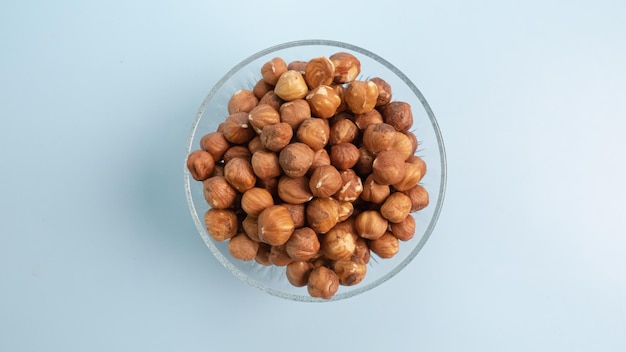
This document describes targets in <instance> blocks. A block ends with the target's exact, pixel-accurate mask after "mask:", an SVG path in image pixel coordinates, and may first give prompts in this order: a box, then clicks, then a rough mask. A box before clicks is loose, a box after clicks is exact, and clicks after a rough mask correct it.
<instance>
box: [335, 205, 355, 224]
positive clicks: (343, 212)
mask: <svg viewBox="0 0 626 352" xmlns="http://www.w3.org/2000/svg"><path fill="white" fill-rule="evenodd" d="M337 214H338V218H337V221H339V222H340V223H341V222H343V221H346V220H348V219H349V218H350V217H351V216H352V214H354V205H353V204H352V202H346V201H339V211H338V213H337ZM335 227H336V225H335Z"/></svg>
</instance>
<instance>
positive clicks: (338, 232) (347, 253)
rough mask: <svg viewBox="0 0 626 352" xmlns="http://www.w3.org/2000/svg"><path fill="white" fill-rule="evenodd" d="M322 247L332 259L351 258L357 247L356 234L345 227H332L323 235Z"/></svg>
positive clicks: (325, 253)
mask: <svg viewBox="0 0 626 352" xmlns="http://www.w3.org/2000/svg"><path fill="white" fill-rule="evenodd" d="M320 248H321V251H322V253H324V255H325V256H326V257H327V258H329V259H331V260H344V259H350V257H352V254H353V253H354V249H355V248H356V236H354V234H352V233H350V232H349V231H346V230H345V229H344V228H332V229H330V231H328V233H326V234H325V235H324V236H321V239H320Z"/></svg>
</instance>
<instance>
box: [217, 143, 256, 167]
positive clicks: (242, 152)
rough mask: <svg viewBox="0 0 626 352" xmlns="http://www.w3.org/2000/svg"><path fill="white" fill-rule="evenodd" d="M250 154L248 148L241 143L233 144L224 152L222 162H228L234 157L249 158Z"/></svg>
mask: <svg viewBox="0 0 626 352" xmlns="http://www.w3.org/2000/svg"><path fill="white" fill-rule="evenodd" d="M250 157H251V154H250V150H249V149H248V148H246V147H244V146H243V145H234V146H232V147H230V148H228V150H226V152H225V153H224V156H223V158H224V163H226V164H228V162H229V161H231V160H233V159H235V158H241V159H245V160H250Z"/></svg>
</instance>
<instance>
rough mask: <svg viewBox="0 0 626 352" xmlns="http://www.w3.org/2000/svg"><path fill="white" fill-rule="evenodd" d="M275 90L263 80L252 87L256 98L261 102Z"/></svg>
mask: <svg viewBox="0 0 626 352" xmlns="http://www.w3.org/2000/svg"><path fill="white" fill-rule="evenodd" d="M273 89H274V86H273V85H271V84H269V83H267V82H265V81H264V80H263V79H260V80H258V81H257V82H256V84H255V85H254V87H252V93H254V96H255V97H256V98H257V99H259V100H261V98H263V96H264V95H265V94H267V92H269V91H271V90H273Z"/></svg>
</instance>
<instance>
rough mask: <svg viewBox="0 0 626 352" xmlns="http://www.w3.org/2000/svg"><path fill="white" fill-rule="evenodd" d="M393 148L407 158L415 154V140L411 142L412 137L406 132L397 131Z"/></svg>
mask: <svg viewBox="0 0 626 352" xmlns="http://www.w3.org/2000/svg"><path fill="white" fill-rule="evenodd" d="M391 149H393V150H396V151H398V152H400V154H402V156H403V157H404V160H407V159H409V157H410V156H411V155H413V142H411V139H410V138H409V137H408V136H407V135H406V134H404V133H402V132H396V136H395V137H394V139H393V144H392V145H391Z"/></svg>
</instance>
